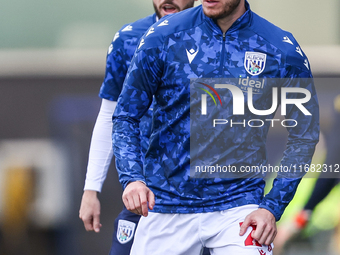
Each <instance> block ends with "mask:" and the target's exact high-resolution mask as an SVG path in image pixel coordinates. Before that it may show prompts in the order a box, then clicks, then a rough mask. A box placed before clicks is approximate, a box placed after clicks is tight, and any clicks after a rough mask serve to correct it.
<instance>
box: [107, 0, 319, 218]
mask: <svg viewBox="0 0 340 255" xmlns="http://www.w3.org/2000/svg"><path fill="white" fill-rule="evenodd" d="M246 9H247V11H246V12H245V13H244V14H243V15H242V16H241V17H240V18H239V19H238V20H237V21H235V22H234V24H233V25H232V26H231V27H230V28H229V30H228V31H227V32H226V33H225V34H223V33H222V31H221V29H220V28H219V26H218V25H217V24H216V23H215V21H214V20H212V19H211V18H208V17H207V16H205V15H204V13H203V9H202V6H198V7H195V8H191V9H188V10H185V11H183V12H180V13H177V14H174V15H171V16H170V17H164V18H162V19H161V20H159V21H158V22H157V23H155V24H154V25H153V26H152V27H150V28H149V30H148V32H147V33H146V34H145V35H144V36H143V38H142V39H141V41H140V44H139V46H138V48H137V51H136V53H135V55H134V57H133V59H132V63H131V66H130V68H129V71H128V74H127V77H126V80H125V82H124V86H123V90H122V94H121V95H120V97H119V99H118V105H117V108H116V111H115V113H114V116H113V144H114V145H113V146H114V148H113V150H114V153H115V156H116V164H117V169H118V173H119V179H120V182H121V183H122V185H123V187H124V188H125V187H126V185H127V184H128V183H129V182H132V181H136V180H142V181H145V182H146V184H147V186H148V187H149V188H150V189H151V190H152V191H153V192H154V194H155V197H156V205H155V207H154V210H153V211H154V212H159V213H200V212H211V211H218V210H226V209H229V208H232V207H236V206H242V205H246V204H259V205H260V207H262V208H266V209H268V210H269V211H271V212H272V213H273V214H274V216H275V218H276V219H277V220H279V219H280V217H281V215H282V213H283V211H284V209H285V207H286V206H287V205H288V203H289V202H290V201H291V199H292V198H293V196H294V193H295V191H296V188H297V186H298V183H299V182H300V176H298V177H296V178H295V175H292V177H294V178H276V179H275V180H274V183H273V187H272V189H271V191H270V192H269V193H268V194H267V195H266V196H265V197H264V191H263V190H264V185H265V182H264V180H263V178H234V179H233V178H218V177H216V178H192V177H191V176H190V160H191V158H190V133H191V132H193V131H192V130H191V128H193V127H191V125H190V102H191V101H190V100H191V99H190V79H194V78H208V79H209V78H237V79H241V78H242V79H246V80H247V79H248V80H251V79H254V78H256V79H268V78H285V79H286V81H285V82H284V83H283V84H282V85H281V86H282V87H300V88H304V89H306V90H308V91H309V92H310V94H311V99H310V100H309V101H308V102H307V103H305V104H304V105H303V106H304V107H305V108H306V109H307V110H308V111H309V112H310V113H311V115H305V114H303V113H302V111H301V110H300V109H297V107H293V105H291V107H287V113H286V116H285V117H286V118H287V119H295V120H298V122H299V125H298V126H296V127H288V128H287V130H288V132H289V135H288V142H287V148H286V150H285V152H284V155H283V159H282V162H281V164H282V165H283V166H289V165H292V164H297V163H298V164H309V163H310V162H311V158H312V155H313V153H314V149H315V145H316V143H317V141H318V136H319V115H318V102H317V97H316V92H315V88H314V84H313V82H312V79H311V78H312V74H311V71H310V67H309V62H308V60H307V57H306V56H305V54H304V53H303V51H302V50H301V48H300V46H299V45H298V44H297V42H296V41H295V39H294V37H293V36H292V35H291V34H290V33H289V32H286V31H283V30H281V29H280V28H278V27H276V26H274V25H273V24H271V23H269V22H268V21H266V20H265V19H263V18H261V17H259V16H258V15H257V14H255V13H253V12H252V11H251V10H250V8H249V4H248V3H246ZM299 79H301V81H299ZM296 80H297V81H296ZM305 81H310V82H305ZM254 83H255V81H254ZM261 86H262V85H261ZM268 91H270V92H268ZM271 91H272V90H271V87H270V86H269V85H264V88H263V91H262V92H261V91H259V93H257V94H256V98H257V99H256V102H255V101H254V105H255V104H256V103H257V104H259V105H260V106H263V108H262V109H268V108H270V106H271ZM244 95H245V96H244V100H245V102H246V99H247V96H246V93H245V92H244ZM268 97H269V99H270V100H268ZM153 98H154V106H153V109H154V110H153V121H152V133H151V136H150V145H149V148H148V151H147V153H146V158H145V162H144V163H142V162H141V161H140V148H139V137H138V134H139V129H138V123H139V120H140V118H141V116H143V114H144V113H145V112H146V111H147V109H148V108H149V106H150V104H151V102H152V100H153ZM232 101H233V100H230V99H229V101H227V102H226V101H224V102H223V103H227V107H229V108H230V109H232ZM255 108H256V109H259V108H258V107H255ZM273 115H274V114H271V115H270V116H269V117H271V118H272V117H273ZM242 118H244V119H246V120H249V119H254V115H253V114H251V113H250V111H249V110H247V109H246V111H245V113H244V116H242ZM270 125H271V123H270V122H266V123H265V124H264V125H263V127H261V128H258V129H256V128H251V127H249V126H243V125H237V126H234V127H232V128H230V127H226V128H225V129H226V132H225V136H226V137H224V136H217V137H214V138H216V139H218V140H220V139H225V141H226V142H225V144H223V143H222V144H223V146H224V147H222V148H220V150H219V152H220V153H219V152H217V153H216V154H215V155H213V156H214V157H215V158H221V159H223V160H224V161H225V162H226V163H228V162H231V164H235V165H237V166H238V167H240V166H242V165H261V164H265V163H266V162H267V156H266V149H265V143H266V137H267V132H268V129H269V126H270ZM227 138H228V139H227ZM199 146H200V151H201V153H202V154H204V153H205V154H209V153H211V150H210V148H211V146H210V144H200V145H199ZM194 149H195V148H194ZM279 177H280V176H279ZM281 177H282V176H281Z"/></svg>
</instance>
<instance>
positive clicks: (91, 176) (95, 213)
mask: <svg viewBox="0 0 340 255" xmlns="http://www.w3.org/2000/svg"><path fill="white" fill-rule="evenodd" d="M116 105H117V103H116V102H113V101H109V100H106V99H103V100H102V105H101V107H100V111H99V114H98V118H97V121H96V123H95V126H94V129H93V134H92V139H91V145H90V153H89V161H88V166H87V173H86V180H85V187H84V193H83V197H82V200H81V205H80V211H79V218H81V219H82V220H83V222H84V226H85V229H86V230H87V231H92V230H94V231H95V232H99V230H100V227H101V224H100V202H99V200H98V198H97V193H98V192H100V191H101V189H102V185H103V182H104V180H105V178H106V175H107V171H108V168H109V165H110V162H111V159H112V156H113V151H112V140H111V133H112V121H111V118H112V114H113V112H114V110H115V108H116Z"/></svg>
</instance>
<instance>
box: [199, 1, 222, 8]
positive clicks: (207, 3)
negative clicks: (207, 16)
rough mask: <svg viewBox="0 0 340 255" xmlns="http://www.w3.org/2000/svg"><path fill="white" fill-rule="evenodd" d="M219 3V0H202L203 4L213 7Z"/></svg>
mask: <svg viewBox="0 0 340 255" xmlns="http://www.w3.org/2000/svg"><path fill="white" fill-rule="evenodd" d="M218 3H219V1H216V0H204V1H203V4H204V5H205V6H207V7H213V6H215V5H217V4H218Z"/></svg>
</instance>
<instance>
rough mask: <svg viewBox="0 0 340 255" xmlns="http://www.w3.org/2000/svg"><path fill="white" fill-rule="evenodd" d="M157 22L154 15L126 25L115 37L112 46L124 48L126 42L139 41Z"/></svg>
mask: <svg viewBox="0 0 340 255" xmlns="http://www.w3.org/2000/svg"><path fill="white" fill-rule="evenodd" d="M155 21H156V14H152V15H149V16H147V17H145V18H142V19H139V20H137V21H135V22H132V23H128V24H125V25H124V26H122V27H121V28H120V29H119V30H118V32H117V33H116V34H115V35H114V37H113V40H112V44H111V45H112V46H113V47H122V46H123V43H124V41H126V40H130V39H135V40H137V41H138V40H139V39H140V38H141V37H142V36H143V34H144V33H145V32H146V30H147V29H148V28H149V27H150V26H151V25H152V24H153V23H154V22H155Z"/></svg>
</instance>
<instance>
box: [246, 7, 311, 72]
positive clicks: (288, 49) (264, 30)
mask: <svg viewBox="0 0 340 255" xmlns="http://www.w3.org/2000/svg"><path fill="white" fill-rule="evenodd" d="M250 28H251V30H252V31H253V32H254V33H256V34H257V35H259V36H261V37H262V38H263V39H264V40H266V41H267V42H268V43H269V44H271V45H272V46H274V47H275V48H276V49H277V51H278V52H280V53H281V54H283V56H284V57H285V59H286V64H287V65H291V66H296V67H298V68H301V69H306V71H309V69H310V68H309V62H308V59H307V56H306V55H305V53H304V52H303V51H302V49H301V46H300V45H299V43H298V42H297V41H296V39H295V38H294V36H293V35H292V33H290V32H288V31H285V30H283V29H281V28H280V27H278V26H276V25H274V24H272V23H271V22H269V21H268V20H266V19H264V18H262V17H260V16H259V15H257V14H256V13H252V22H251V26H250Z"/></svg>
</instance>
